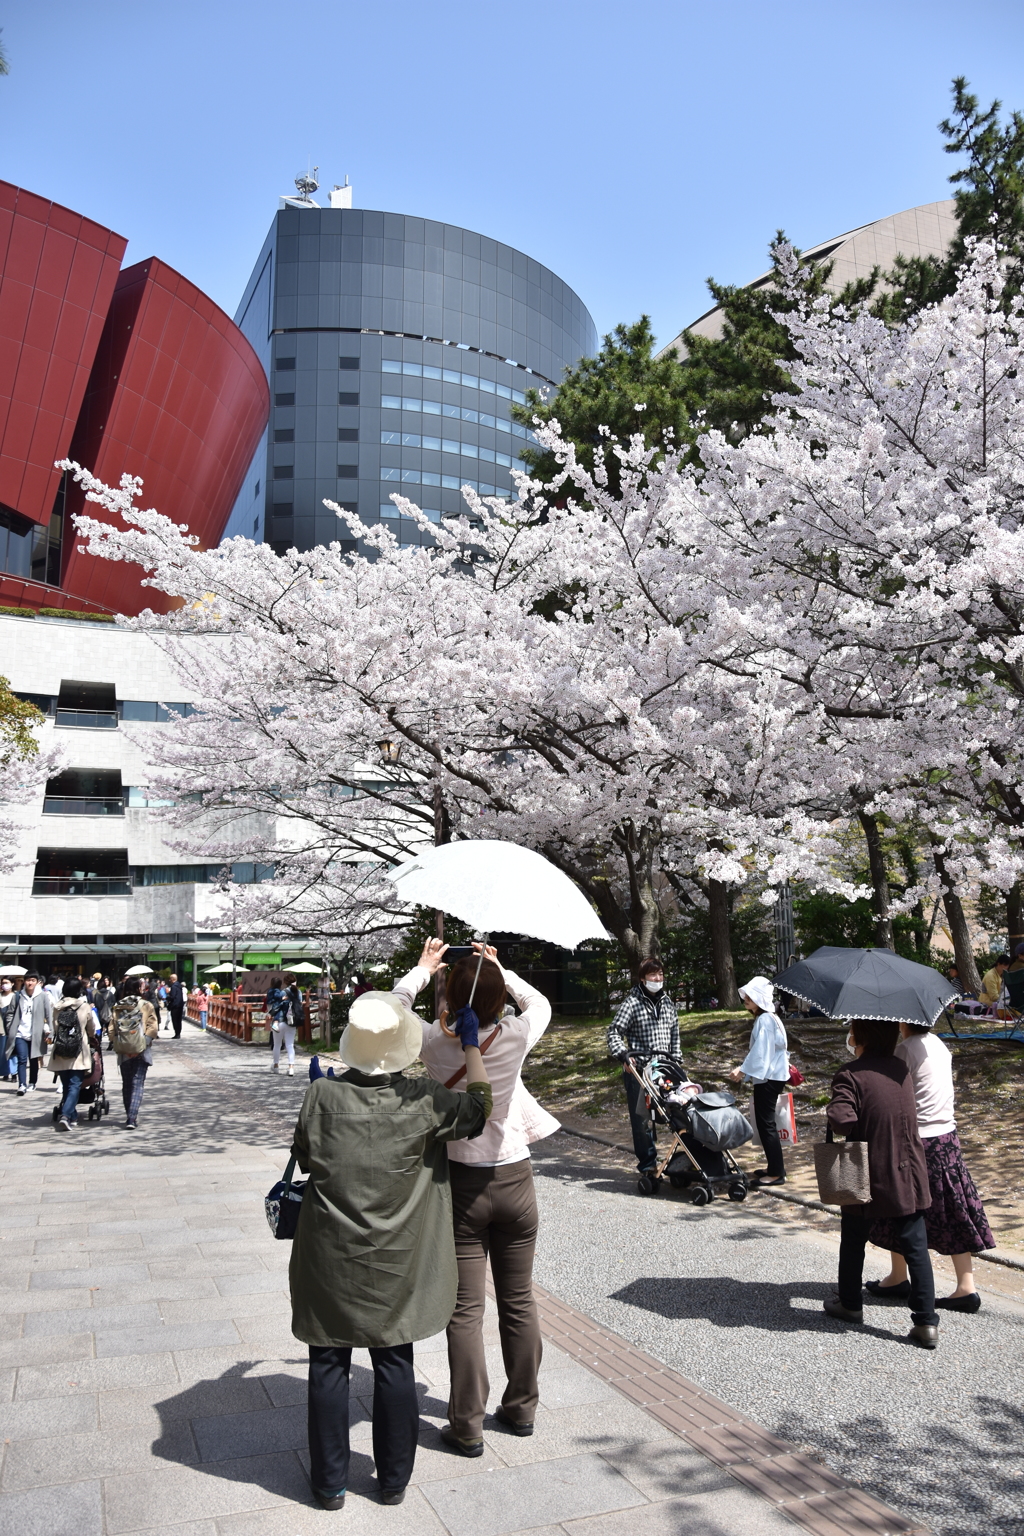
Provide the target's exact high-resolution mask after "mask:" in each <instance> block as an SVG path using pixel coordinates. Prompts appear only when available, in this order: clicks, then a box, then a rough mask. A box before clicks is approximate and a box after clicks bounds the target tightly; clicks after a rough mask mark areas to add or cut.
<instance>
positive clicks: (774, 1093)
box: [754, 1083, 788, 1179]
mask: <svg viewBox="0 0 1024 1536" xmlns="http://www.w3.org/2000/svg"><path fill="white" fill-rule="evenodd" d="M786 1087H788V1084H786V1083H755V1084H754V1120H755V1122H756V1124H757V1134H758V1135H759V1136H760V1138H761V1146H762V1147H763V1148H764V1156H765V1162H766V1163H767V1165H768V1177H769V1178H770V1179H781V1178H785V1176H786V1164H785V1163H784V1162H783V1159H782V1142H781V1140H780V1139H779V1128H778V1126H777V1125H776V1124H775V1106H776V1104H777V1103H778V1102H779V1094H780V1093H781V1092H782V1090H783V1089H784V1088H786Z"/></svg>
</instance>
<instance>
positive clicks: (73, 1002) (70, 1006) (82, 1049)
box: [46, 977, 100, 1131]
mask: <svg viewBox="0 0 1024 1536" xmlns="http://www.w3.org/2000/svg"><path fill="white" fill-rule="evenodd" d="M99 1030H100V1021H99V1017H98V1016H97V1013H96V1010H95V1008H94V1007H93V1006H92V1004H91V1003H90V1002H89V999H88V998H87V997H86V996H85V988H84V986H83V985H82V983H81V981H79V979H78V978H77V977H75V978H73V979H72V980H71V981H67V982H65V983H64V990H63V992H62V993H61V998H60V1002H59V1003H58V1004H57V1011H56V1013H55V1014H54V1020H53V1045H52V1047H51V1049H50V1059H49V1061H48V1062H47V1063H46V1071H47V1072H55V1073H56V1074H57V1076H58V1077H59V1078H60V1080H61V1086H62V1088H63V1096H62V1098H61V1105H60V1116H59V1118H58V1119H57V1121H56V1123H55V1125H54V1130H55V1131H71V1130H74V1128H75V1126H76V1125H77V1124H78V1095H79V1094H80V1093H81V1091H82V1084H83V1083H84V1082H85V1079H86V1078H87V1077H88V1076H89V1074H90V1072H91V1071H92V1051H93V1044H94V1043H95V1041H96V1038H97V1036H98V1035H99Z"/></svg>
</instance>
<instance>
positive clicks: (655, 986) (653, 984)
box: [644, 981, 665, 994]
mask: <svg viewBox="0 0 1024 1536" xmlns="http://www.w3.org/2000/svg"><path fill="white" fill-rule="evenodd" d="M664 985H665V983H664V982H663V981H645V982H644V986H645V987H646V988H647V990H648V992H653V993H655V994H657V993H658V992H660V991H661V989H662V987H663V986H664Z"/></svg>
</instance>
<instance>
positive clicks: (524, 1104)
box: [392, 965, 560, 1168]
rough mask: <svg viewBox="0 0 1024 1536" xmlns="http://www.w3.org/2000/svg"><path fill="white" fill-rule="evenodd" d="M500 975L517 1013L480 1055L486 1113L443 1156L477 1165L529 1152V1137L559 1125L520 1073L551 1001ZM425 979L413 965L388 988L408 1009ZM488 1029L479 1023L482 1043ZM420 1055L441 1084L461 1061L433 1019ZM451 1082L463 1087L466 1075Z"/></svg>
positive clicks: (536, 1138) (515, 1158) (517, 980)
mask: <svg viewBox="0 0 1024 1536" xmlns="http://www.w3.org/2000/svg"><path fill="white" fill-rule="evenodd" d="M502 975H503V976H504V978H505V986H506V987H507V988H508V991H509V995H510V996H511V997H512V999H513V1001H514V1002H515V1004H516V1007H517V1008H519V1009H521V1012H520V1014H519V1017H518V1018H513V1017H511V1016H509V1017H508V1018H505V1019H502V1020H501V1021H500V1029H499V1033H498V1036H497V1038H496V1039H495V1041H494V1043H493V1045H491V1046H489V1047H488V1050H487V1054H486V1056H485V1057H484V1066H485V1067H486V1069H487V1076H488V1078H489V1079H490V1083H491V1093H492V1094H493V1097H494V1108H493V1109H492V1111H491V1118H490V1119H489V1120H488V1122H487V1124H486V1125H485V1126H484V1129H483V1131H482V1133H481V1134H480V1135H479V1136H476V1137H474V1138H473V1140H472V1141H465V1140H463V1141H450V1142H449V1143H448V1156H449V1158H450V1159H451V1160H452V1162H456V1163H472V1164H474V1165H476V1166H477V1167H492V1168H493V1167H497V1166H498V1165H499V1164H501V1163H517V1162H521V1161H522V1160H523V1159H524V1158H527V1157H529V1155H530V1143H531V1142H534V1141H540V1140H542V1139H543V1137H545V1136H550V1135H551V1134H552V1132H554V1131H557V1130H558V1129H559V1128H560V1127H559V1122H558V1121H557V1120H556V1119H555V1117H554V1115H549V1114H548V1112H547V1110H546V1109H545V1108H544V1107H543V1105H541V1104H538V1103H537V1100H536V1099H535V1098H534V1097H533V1095H532V1093H530V1092H529V1091H528V1090H527V1089H526V1087H525V1086H524V1084H523V1080H522V1077H521V1075H520V1073H521V1070H522V1065H523V1062H524V1061H525V1059H526V1057H527V1055H528V1054H529V1052H530V1051H532V1050H533V1047H534V1046H535V1045H536V1044H537V1041H538V1040H539V1039H540V1037H541V1036H542V1035H543V1033H544V1031H545V1030H546V1029H547V1027H548V1025H549V1024H550V1022H551V1004H550V1003H549V1002H548V1000H547V998H546V997H545V996H544V995H543V993H541V992H538V991H537V990H536V989H535V988H534V987H529V986H527V984H526V982H525V981H523V980H522V979H521V978H520V977H518V976H517V975H516V974H515V972H514V971H506V970H505V969H504V967H502ZM429 980H430V972H429V971H428V970H427V969H426V968H425V967H424V966H421V965H417V966H414V967H413V969H412V970H411V971H410V972H409V974H408V975H407V976H403V977H402V979H401V981H399V982H398V983H397V984H396V985H395V986H394V987H393V988H392V990H393V992H394V993H395V995H396V996H397V997H400V998H401V999H402V1001H403V1002H404V1003H405V1004H406V1005H407V1006H408V1007H410V1008H411V1007H412V1004H413V1002H414V1000H415V998H416V996H417V994H418V993H419V992H422V990H423V988H424V987H425V986H426V985H427V983H428V981H429ZM493 1028H494V1026H493V1024H492V1025H484V1024H481V1026H480V1044H481V1045H483V1043H484V1041H485V1040H486V1039H487V1036H488V1035H489V1034H490V1033H491V1030H492V1029H493ZM421 1056H422V1060H423V1064H424V1066H425V1067H426V1069H427V1071H428V1072H429V1073H430V1075H431V1077H433V1078H436V1080H437V1081H438V1082H440V1083H446V1082H447V1081H448V1079H449V1078H450V1077H453V1076H454V1074H455V1073H456V1072H457V1071H458V1070H459V1068H460V1067H463V1066H465V1061H466V1058H465V1055H464V1054H463V1050H462V1046H461V1045H460V1044H459V1042H458V1040H453V1039H452V1038H451V1036H449V1035H446V1034H445V1032H444V1030H443V1029H442V1028H441V1025H440V1021H439V1020H437V1019H435V1020H434V1022H433V1023H432V1024H427V1023H424V1025H423V1050H422V1052H421ZM456 1086H457V1087H458V1086H461V1087H463V1088H465V1086H466V1084H465V1079H463V1081H462V1083H461V1085H459V1084H457V1085H456Z"/></svg>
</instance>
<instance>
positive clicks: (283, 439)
mask: <svg viewBox="0 0 1024 1536" xmlns="http://www.w3.org/2000/svg"><path fill="white" fill-rule="evenodd" d="M294 441H295V428H294V427H275V429H274V442H275V443H294Z"/></svg>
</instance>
